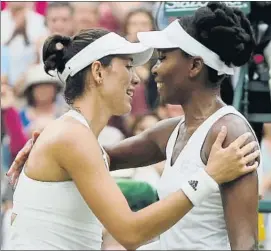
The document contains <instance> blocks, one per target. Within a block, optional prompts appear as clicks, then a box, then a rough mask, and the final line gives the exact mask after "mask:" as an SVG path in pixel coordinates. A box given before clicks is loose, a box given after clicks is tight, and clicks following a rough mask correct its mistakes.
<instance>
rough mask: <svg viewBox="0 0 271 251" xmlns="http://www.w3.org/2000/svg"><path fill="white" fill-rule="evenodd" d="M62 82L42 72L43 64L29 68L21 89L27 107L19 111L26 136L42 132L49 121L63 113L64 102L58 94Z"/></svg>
mask: <svg viewBox="0 0 271 251" xmlns="http://www.w3.org/2000/svg"><path fill="white" fill-rule="evenodd" d="M62 87H63V84H62V82H61V81H60V80H59V79H58V78H56V77H51V76H49V75H48V74H46V73H45V72H44V66H43V64H37V65H33V66H31V67H30V69H29V70H28V72H27V73H26V80H25V85H24V87H23V89H22V93H23V96H24V97H25V99H26V102H27V105H26V106H25V107H23V109H22V110H21V111H20V117H21V121H22V124H23V127H24V130H25V133H26V135H28V136H29V137H31V135H32V132H33V131H35V130H42V129H43V128H44V127H45V126H46V125H47V124H48V123H49V122H50V121H52V120H53V119H55V118H57V117H59V116H60V115H62V114H63V113H64V105H63V103H64V102H61V99H60V98H59V93H60V91H61V89H62Z"/></svg>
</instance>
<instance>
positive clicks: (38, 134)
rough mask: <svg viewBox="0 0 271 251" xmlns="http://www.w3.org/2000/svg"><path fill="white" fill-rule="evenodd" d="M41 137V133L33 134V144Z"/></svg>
mask: <svg viewBox="0 0 271 251" xmlns="http://www.w3.org/2000/svg"><path fill="white" fill-rule="evenodd" d="M39 136H40V132H39V131H34V132H33V134H32V139H33V144H34V143H35V142H36V140H37V138H38V137H39Z"/></svg>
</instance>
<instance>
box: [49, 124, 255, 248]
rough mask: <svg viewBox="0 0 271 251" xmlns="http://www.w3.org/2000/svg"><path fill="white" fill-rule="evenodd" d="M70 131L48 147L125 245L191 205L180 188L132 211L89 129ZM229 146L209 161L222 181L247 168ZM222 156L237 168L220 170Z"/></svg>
mask: <svg viewBox="0 0 271 251" xmlns="http://www.w3.org/2000/svg"><path fill="white" fill-rule="evenodd" d="M70 131H71V128H70V127H66V129H65V128H63V130H62V133H61V134H62V135H61V136H59V139H58V143H56V144H55V145H54V147H52V149H51V151H52V154H53V156H54V158H56V160H57V161H58V163H59V165H60V166H61V167H62V168H64V169H65V170H66V171H67V172H68V173H69V175H70V176H71V178H72V179H73V180H74V182H75V184H76V186H77V187H78V190H79V191H80V193H81V195H82V196H83V198H84V199H85V201H86V202H87V204H88V205H89V207H90V208H91V210H92V211H93V212H94V214H95V215H96V216H97V217H98V219H99V220H100V221H101V222H102V224H103V225H104V227H105V228H106V229H107V230H108V231H109V232H110V233H111V234H112V236H113V237H114V238H115V239H116V240H117V241H118V242H120V243H121V244H122V245H123V246H124V247H125V248H127V249H135V248H137V247H138V246H140V245H142V244H144V243H145V242H146V241H147V240H150V239H152V238H153V237H155V236H157V235H159V234H161V233H162V232H164V231H166V230H167V229H169V228H170V227H171V226H173V225H174V224H175V223H176V222H178V221H179V220H180V219H181V218H182V217H183V216H184V215H185V214H186V213H187V212H188V211H189V210H190V209H191V208H192V203H191V202H190V200H189V199H188V198H187V197H186V195H185V194H184V193H183V192H182V191H181V190H180V191H178V192H175V193H172V194H171V195H170V196H168V197H167V198H166V199H164V200H161V201H159V202H157V203H154V204H152V205H151V206H149V207H147V208H144V209H143V210H140V211H138V212H132V211H131V210H130V208H129V206H128V203H127V201H126V199H125V197H124V196H123V194H122V193H121V191H120V189H119V188H118V186H117V185H116V183H115V181H114V180H113V178H112V177H111V176H110V173H109V172H108V170H106V167H105V164H104V161H103V159H102V156H101V150H100V148H99V145H98V144H97V141H96V138H95V137H94V135H93V134H92V132H91V131H90V130H88V129H87V128H85V127H84V128H83V126H82V125H77V126H73V128H72V131H73V133H72V134H71V133H68V132H70ZM78 139H81V140H78ZM82 139H87V140H82ZM221 144H222V142H221ZM232 149H234V147H231V148H228V149H227V150H224V149H222V148H221V149H217V155H216V156H215V158H213V159H212V163H210V164H209V165H208V167H209V171H211V172H209V171H208V173H209V174H210V175H211V176H212V177H213V178H214V176H215V177H216V179H215V180H216V181H219V180H220V181H221V177H223V178H226V177H225V176H230V177H231V178H234V177H237V176H239V175H240V174H241V173H244V172H245V173H246V172H247V170H248V169H247V168H245V167H244V166H243V164H242V168H240V162H239V159H238V158H239V157H238V158H236V157H237V155H236V154H234V153H235V152H232ZM67 153H68V154H67ZM232 156H234V157H232ZM225 157H226V158H227V160H228V161H229V162H230V161H231V160H232V162H233V163H235V164H237V165H235V166H237V167H238V168H234V169H233V170H232V171H230V172H229V171H228V170H227V171H226V172H223V165H224V164H223V162H225ZM224 166H225V165H224ZM208 167H207V168H208ZM218 169H219V171H218ZM237 169H238V171H237ZM241 170H242V172H241ZM254 170H255V169H254ZM213 175H214V176H213ZM218 176H219V177H218ZM227 178H229V177H227ZM226 180H227V179H226Z"/></svg>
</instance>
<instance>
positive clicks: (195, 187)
mask: <svg viewBox="0 0 271 251" xmlns="http://www.w3.org/2000/svg"><path fill="white" fill-rule="evenodd" d="M198 183H199V182H198V181H197V180H189V181H188V184H189V185H190V186H191V187H192V188H193V189H194V190H195V191H197V186H198Z"/></svg>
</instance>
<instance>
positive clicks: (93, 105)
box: [72, 97, 112, 138]
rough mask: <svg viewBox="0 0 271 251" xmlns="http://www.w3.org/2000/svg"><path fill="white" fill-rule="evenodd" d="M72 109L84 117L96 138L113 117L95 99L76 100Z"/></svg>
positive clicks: (103, 105) (83, 98)
mask: <svg viewBox="0 0 271 251" xmlns="http://www.w3.org/2000/svg"><path fill="white" fill-rule="evenodd" d="M72 108H73V109H74V110H76V111H78V112H80V113H81V114H82V115H83V116H84V118H85V119H86V120H87V122H88V124H89V126H90V128H91V129H92V131H93V133H94V135H95V136H96V138H98V137H99V134H100V132H101V131H102V130H103V128H104V127H105V126H106V125H107V123H108V121H109V119H110V117H111V116H112V114H111V112H110V111H109V109H107V107H106V106H105V104H103V102H101V101H100V100H98V99H97V98H96V99H95V98H93V97H82V98H80V99H78V100H76V101H75V102H74V104H73V105H72Z"/></svg>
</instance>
